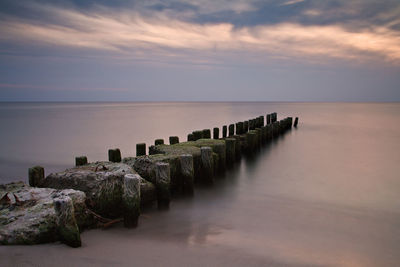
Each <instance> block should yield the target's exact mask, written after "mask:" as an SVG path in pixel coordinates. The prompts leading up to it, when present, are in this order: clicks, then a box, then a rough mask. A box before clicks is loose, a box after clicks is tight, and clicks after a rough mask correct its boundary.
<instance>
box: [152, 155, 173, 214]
mask: <svg viewBox="0 0 400 267" xmlns="http://www.w3.org/2000/svg"><path fill="white" fill-rule="evenodd" d="M155 173H156V189H157V202H158V208H159V209H168V208H169V202H170V200H171V191H170V188H171V174H170V167H169V164H168V163H165V162H157V163H156V168H155Z"/></svg>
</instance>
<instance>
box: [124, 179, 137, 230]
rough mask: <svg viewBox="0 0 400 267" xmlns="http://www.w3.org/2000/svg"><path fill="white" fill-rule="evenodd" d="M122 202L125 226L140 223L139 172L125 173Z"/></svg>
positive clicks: (129, 226)
mask: <svg viewBox="0 0 400 267" xmlns="http://www.w3.org/2000/svg"><path fill="white" fill-rule="evenodd" d="M122 204H123V212H124V226H125V227H128V228H131V227H136V226H137V225H138V219H139V215H140V176H139V174H125V176H124V184H123V193H122Z"/></svg>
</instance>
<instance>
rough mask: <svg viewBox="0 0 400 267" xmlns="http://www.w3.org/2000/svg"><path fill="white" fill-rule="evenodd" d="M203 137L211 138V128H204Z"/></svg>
mask: <svg viewBox="0 0 400 267" xmlns="http://www.w3.org/2000/svg"><path fill="white" fill-rule="evenodd" d="M203 138H206V139H211V131H210V129H204V130H203Z"/></svg>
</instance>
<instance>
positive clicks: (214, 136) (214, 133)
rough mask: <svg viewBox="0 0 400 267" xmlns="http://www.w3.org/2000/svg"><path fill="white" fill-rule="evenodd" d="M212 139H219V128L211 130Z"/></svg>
mask: <svg viewBox="0 0 400 267" xmlns="http://www.w3.org/2000/svg"><path fill="white" fill-rule="evenodd" d="M213 138H214V139H219V128H218V127H215V128H214V129H213Z"/></svg>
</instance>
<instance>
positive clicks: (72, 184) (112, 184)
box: [40, 162, 155, 218]
mask: <svg viewBox="0 0 400 267" xmlns="http://www.w3.org/2000/svg"><path fill="white" fill-rule="evenodd" d="M126 174H136V172H135V171H134V170H133V169H132V168H131V167H130V166H128V165H126V164H123V163H113V162H95V163H90V164H87V165H85V166H79V167H75V168H71V169H67V170H65V171H63V172H59V173H52V174H50V175H48V176H47V177H46V178H45V179H44V180H43V182H42V183H41V184H40V187H50V188H56V189H64V188H72V189H75V190H80V191H83V192H85V193H86V197H87V200H86V203H87V205H88V207H89V208H90V209H92V210H93V211H94V212H96V213H98V214H100V215H101V216H104V217H107V218H118V217H120V216H122V215H123V210H122V194H123V181H124V177H125V175H126ZM147 183H148V182H146V181H144V179H141V186H142V185H144V186H145V187H146V189H147V190H144V192H145V193H143V194H142V195H144V196H143V198H144V199H153V198H154V196H148V195H146V193H148V194H153V195H155V192H151V191H150V190H149V189H151V186H148V185H147Z"/></svg>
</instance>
